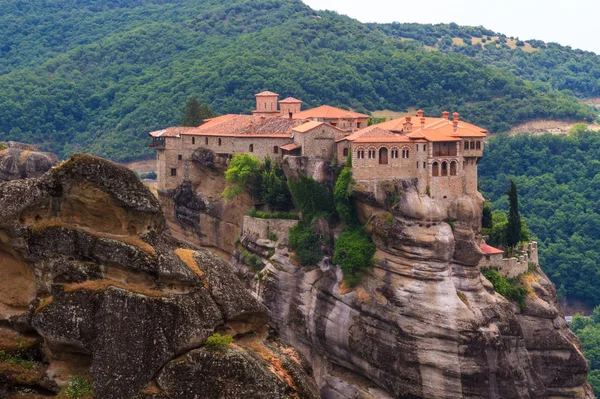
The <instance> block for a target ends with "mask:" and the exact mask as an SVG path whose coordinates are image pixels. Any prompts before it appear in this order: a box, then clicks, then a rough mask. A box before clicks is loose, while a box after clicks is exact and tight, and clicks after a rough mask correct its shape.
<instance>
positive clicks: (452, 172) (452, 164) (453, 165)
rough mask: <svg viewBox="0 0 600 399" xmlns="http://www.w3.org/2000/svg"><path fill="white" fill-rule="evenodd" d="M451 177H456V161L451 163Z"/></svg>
mask: <svg viewBox="0 0 600 399" xmlns="http://www.w3.org/2000/svg"><path fill="white" fill-rule="evenodd" d="M450 176H456V161H452V162H450Z"/></svg>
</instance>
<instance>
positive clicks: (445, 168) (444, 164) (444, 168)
mask: <svg viewBox="0 0 600 399" xmlns="http://www.w3.org/2000/svg"><path fill="white" fill-rule="evenodd" d="M442 176H448V162H446V161H444V162H442Z"/></svg>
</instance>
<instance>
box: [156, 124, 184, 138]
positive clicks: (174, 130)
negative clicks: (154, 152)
mask: <svg viewBox="0 0 600 399" xmlns="http://www.w3.org/2000/svg"><path fill="white" fill-rule="evenodd" d="M193 129H195V127H185V126H174V127H168V128H166V129H162V130H156V131H154V132H150V133H148V134H149V135H150V136H152V137H179V135H180V134H183V133H185V132H187V131H189V130H193Z"/></svg>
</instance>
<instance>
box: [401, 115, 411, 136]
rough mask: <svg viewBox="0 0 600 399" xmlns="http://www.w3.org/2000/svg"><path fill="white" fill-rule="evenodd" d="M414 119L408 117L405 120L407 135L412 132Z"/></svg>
mask: <svg viewBox="0 0 600 399" xmlns="http://www.w3.org/2000/svg"><path fill="white" fill-rule="evenodd" d="M411 120H412V117H410V116H407V117H405V118H404V125H403V129H404V132H405V133H410V132H412V122H411Z"/></svg>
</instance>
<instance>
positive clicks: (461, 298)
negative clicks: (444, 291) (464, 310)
mask: <svg viewBox="0 0 600 399" xmlns="http://www.w3.org/2000/svg"><path fill="white" fill-rule="evenodd" d="M456 296H458V298H459V299H460V300H461V301H463V303H464V304H465V305H467V306H469V300H468V299H467V296H466V295H465V293H464V292H462V291H456Z"/></svg>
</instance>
